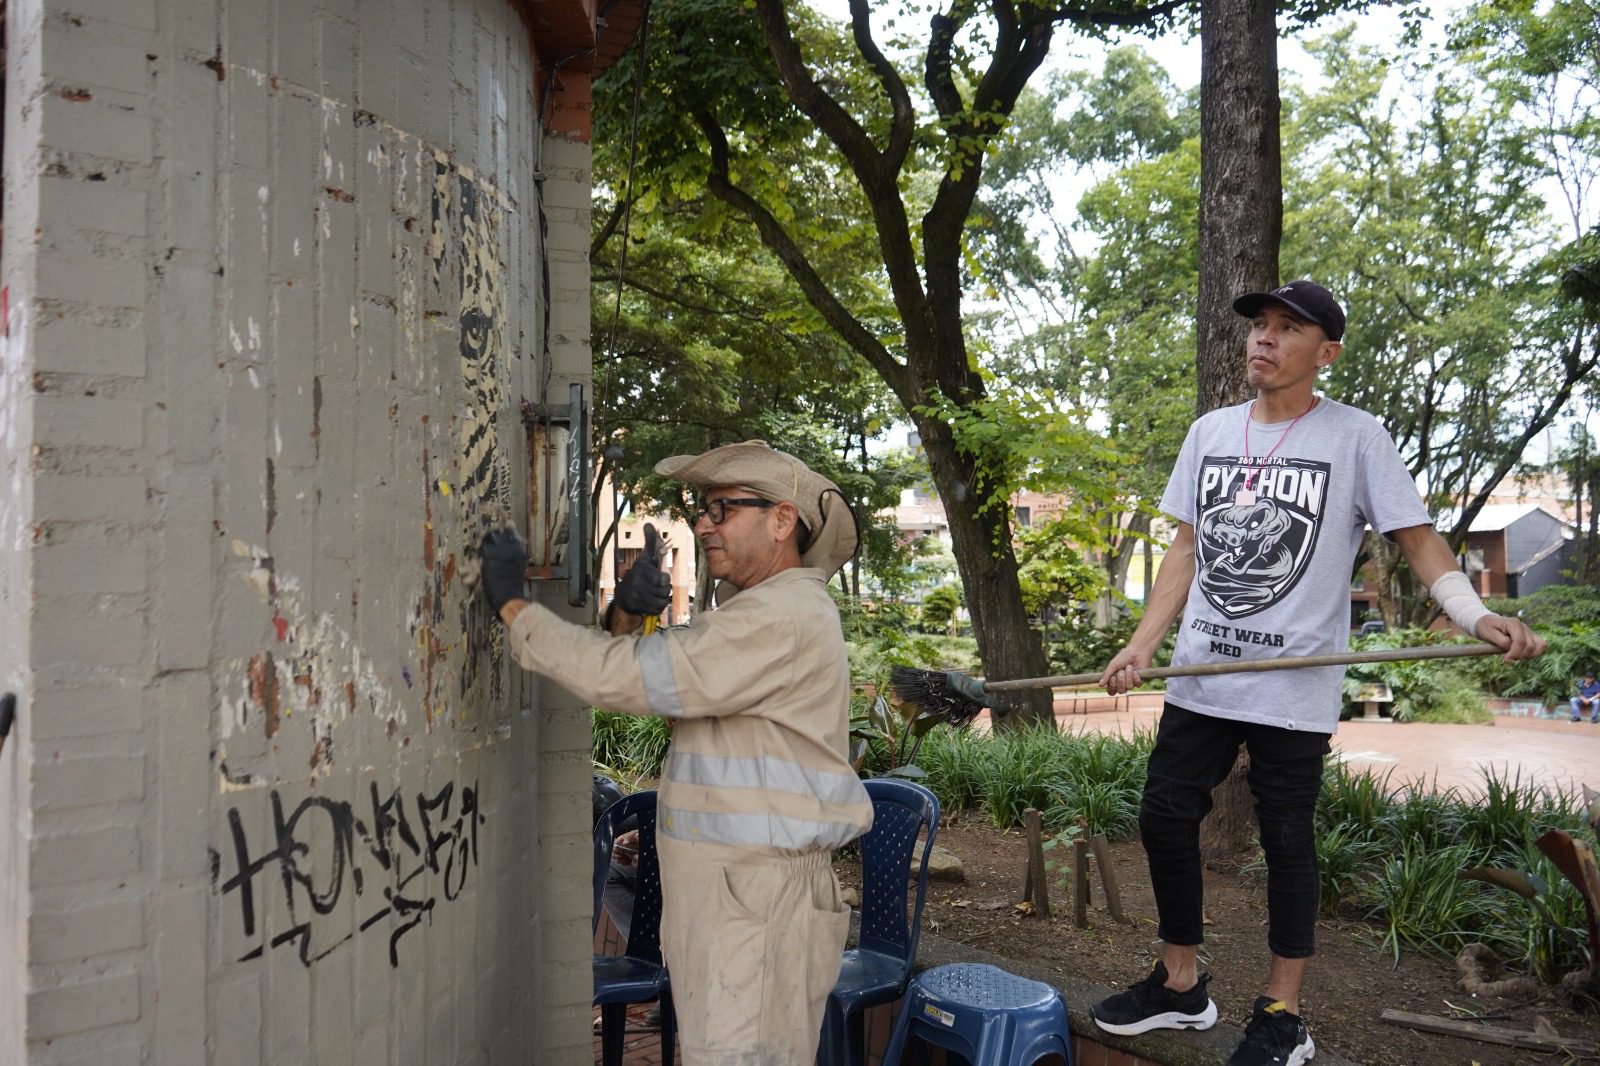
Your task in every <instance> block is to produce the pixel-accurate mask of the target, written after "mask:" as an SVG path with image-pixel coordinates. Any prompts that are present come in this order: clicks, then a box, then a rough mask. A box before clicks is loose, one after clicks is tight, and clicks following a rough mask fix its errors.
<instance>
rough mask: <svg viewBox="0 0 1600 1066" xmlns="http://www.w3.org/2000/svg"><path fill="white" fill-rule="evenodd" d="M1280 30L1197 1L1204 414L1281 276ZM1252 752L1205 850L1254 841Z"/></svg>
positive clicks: (1226, 397)
mask: <svg viewBox="0 0 1600 1066" xmlns="http://www.w3.org/2000/svg"><path fill="white" fill-rule="evenodd" d="M1278 116H1279V103H1278V31H1277V22H1276V18H1275V8H1274V5H1273V3H1272V0H1201V4H1200V245H1199V252H1200V286H1199V306H1198V307H1197V308H1196V316H1195V326H1196V328H1195V338H1196V352H1195V373H1196V378H1195V383H1196V390H1195V391H1196V404H1197V407H1198V410H1199V413H1200V414H1205V413H1206V412H1207V411H1210V410H1213V409H1215V408H1218V407H1223V406H1226V405H1228V404H1234V403H1240V402H1241V401H1243V400H1244V399H1245V398H1246V397H1247V396H1248V394H1249V393H1248V386H1247V385H1246V382H1245V370H1244V358H1243V352H1244V343H1245V338H1246V337H1247V335H1248V333H1249V326H1248V323H1247V322H1246V321H1245V319H1244V318H1243V317H1242V316H1241V315H1239V314H1237V313H1235V312H1234V310H1233V301H1234V299H1235V298H1236V297H1237V296H1239V294H1240V293H1244V292H1252V291H1263V290H1266V289H1270V288H1273V287H1275V286H1276V285H1277V284H1278V241H1279V238H1280V237H1281V236H1282V233H1283V170H1282V161H1281V155H1280V149H1279V140H1278ZM1248 769H1249V756H1248V755H1244V754H1241V755H1240V757H1239V759H1238V761H1237V762H1236V763H1235V764H1234V768H1233V772H1232V773H1231V774H1229V776H1228V778H1227V780H1225V781H1223V783H1222V784H1220V785H1218V786H1217V788H1216V790H1215V791H1214V792H1213V794H1212V795H1213V799H1214V800H1215V802H1216V806H1215V807H1214V808H1213V809H1212V812H1211V815H1210V816H1209V817H1208V818H1207V819H1206V820H1205V822H1204V823H1202V824H1201V827H1200V847H1201V851H1202V853H1203V854H1205V855H1206V856H1207V857H1209V858H1220V857H1224V856H1231V855H1237V854H1238V853H1239V852H1241V851H1243V850H1244V849H1246V848H1248V847H1249V846H1250V844H1251V834H1250V831H1249V827H1250V821H1251V818H1250V812H1251V805H1250V789H1249V786H1248V784H1247V783H1246V779H1245V775H1246V773H1247V771H1248Z"/></svg>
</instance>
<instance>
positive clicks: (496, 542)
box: [478, 529, 528, 614]
mask: <svg viewBox="0 0 1600 1066" xmlns="http://www.w3.org/2000/svg"><path fill="white" fill-rule="evenodd" d="M478 554H479V555H480V556H482V558H483V594H484V596H486V597H488V600H489V607H490V609H491V610H493V611H494V613H495V614H499V613H500V608H502V607H504V606H505V605H506V604H507V603H509V602H510V601H512V600H520V599H524V598H526V595H527V594H526V593H525V592H524V586H525V584H526V582H527V573H528V546H527V545H526V544H523V543H522V538H521V537H519V536H517V534H516V531H515V530H512V529H496V530H494V531H493V532H490V533H487V534H485V535H484V538H483V544H482V545H480V546H479V548H478Z"/></svg>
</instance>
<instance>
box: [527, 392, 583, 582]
mask: <svg viewBox="0 0 1600 1066" xmlns="http://www.w3.org/2000/svg"><path fill="white" fill-rule="evenodd" d="M522 426H523V430H524V432H525V434H526V436H527V441H528V575H529V577H531V578H533V579H534V580H536V581H561V580H565V581H566V582H567V602H568V603H569V604H571V605H572V606H574V607H582V606H583V605H584V604H585V603H587V602H588V599H589V588H590V581H589V468H590V463H589V450H588V441H589V408H588V405H587V404H586V403H585V402H584V398H583V386H582V385H571V386H569V387H568V399H567V402H566V403H565V404H548V403H542V404H534V403H525V404H523V405H522Z"/></svg>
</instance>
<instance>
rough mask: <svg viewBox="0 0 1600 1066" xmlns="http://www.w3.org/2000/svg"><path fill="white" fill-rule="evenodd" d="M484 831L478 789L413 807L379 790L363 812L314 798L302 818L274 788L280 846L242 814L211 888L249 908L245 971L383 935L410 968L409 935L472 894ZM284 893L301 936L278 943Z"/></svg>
mask: <svg viewBox="0 0 1600 1066" xmlns="http://www.w3.org/2000/svg"><path fill="white" fill-rule="evenodd" d="M483 821H484V816H483V814H482V812H481V811H480V810H479V809H478V787H477V782H476V781H474V782H473V783H472V784H471V785H470V786H468V785H463V786H461V787H460V789H459V790H458V789H457V787H456V784H455V782H451V783H449V784H447V785H445V786H444V787H443V788H442V789H440V790H439V791H438V792H435V793H433V794H432V795H430V794H428V793H426V792H418V793H416V794H415V795H413V796H411V797H409V799H408V797H406V796H404V795H402V794H401V792H400V790H398V789H395V790H394V791H392V792H390V793H388V794H387V795H383V794H381V793H380V792H379V790H378V784H377V782H375V781H374V782H372V783H371V784H370V787H369V795H368V796H367V797H366V798H365V799H363V800H362V801H360V802H359V803H352V802H350V801H347V800H336V799H332V798H330V797H327V796H316V795H313V796H308V797H306V798H305V799H303V800H301V801H300V803H299V804H298V805H297V806H295V807H294V808H293V809H292V810H291V809H289V807H288V805H287V804H286V802H285V800H284V798H283V794H282V793H281V792H280V791H279V790H277V789H274V790H273V791H272V794H271V826H270V829H269V831H268V834H269V835H268V837H267V839H265V840H256V841H251V840H249V839H248V834H247V833H246V831H245V827H244V822H243V819H242V818H241V817H240V815H239V808H237V807H233V808H230V809H229V810H228V835H229V838H230V839H229V840H228V841H227V843H226V844H224V846H223V847H224V850H225V851H226V852H227V854H223V852H222V851H219V850H217V849H216V848H212V849H210V851H211V880H212V886H213V887H214V888H215V889H216V890H217V891H218V892H219V893H220V894H221V895H222V898H223V899H224V900H227V901H231V902H233V903H234V904H236V905H237V907H238V913H239V920H240V923H241V928H242V931H243V935H244V938H245V939H246V940H252V939H254V940H257V943H256V945H255V946H254V947H252V948H251V949H250V950H248V951H246V952H245V953H244V954H242V955H240V956H239V961H240V962H244V961H246V960H249V959H254V958H259V957H261V956H262V955H263V954H265V952H266V951H267V949H268V948H274V949H275V948H281V947H284V946H286V945H292V946H293V947H294V949H295V950H296V951H297V953H298V955H299V958H300V961H301V962H302V963H303V964H305V965H306V966H310V965H311V964H312V963H314V962H316V961H317V960H318V959H320V958H322V957H323V956H325V955H327V954H329V953H330V952H332V951H334V950H336V949H337V948H338V947H339V946H340V945H342V944H344V943H345V942H346V941H348V940H351V939H353V938H355V937H356V936H362V935H367V934H368V933H369V932H371V933H372V934H373V935H380V936H381V935H383V934H384V933H387V934H388V937H389V964H390V965H391V966H396V967H398V966H399V965H400V942H401V940H402V939H403V938H404V937H405V935H406V934H407V933H409V932H410V931H411V930H413V929H415V928H416V927H417V926H418V925H420V924H421V923H422V922H423V921H431V920H432V916H433V911H434V909H435V908H436V907H438V906H439V905H441V904H443V903H448V902H450V901H452V900H455V899H457V898H459V897H460V895H461V893H462V892H463V891H464V890H465V889H466V887H467V883H468V881H469V880H470V879H471V875H472V871H473V870H474V869H476V868H477V866H478V826H479V825H480V824H482V823H483ZM224 877H226V880H224V879H223V878H224ZM275 894H276V895H278V896H279V898H280V899H281V902H282V903H283V912H284V913H286V914H287V915H288V917H289V925H288V927H287V928H285V929H282V930H277V931H274V932H273V933H272V934H271V936H270V938H269V936H268V933H267V929H266V923H265V922H264V920H263V919H264V918H265V916H266V915H267V914H268V913H270V912H271V910H272V908H271V906H270V905H271V904H273V903H275V902H277V900H274V899H273V898H271V897H273V896H274V895H275ZM350 908H353V909H354V910H353V918H354V921H355V927H354V929H353V930H352V928H351V924H352V923H351V918H352V912H351V910H350ZM385 919H387V921H385Z"/></svg>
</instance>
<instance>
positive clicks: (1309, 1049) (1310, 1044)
mask: <svg viewBox="0 0 1600 1066" xmlns="http://www.w3.org/2000/svg"><path fill="white" fill-rule="evenodd" d="M1316 1057H1317V1045H1316V1042H1315V1041H1313V1040H1312V1039H1311V1034H1310V1033H1307V1034H1306V1043H1305V1046H1304V1047H1297V1048H1295V1049H1294V1051H1293V1052H1291V1053H1290V1054H1289V1061H1288V1062H1286V1063H1284V1066H1302V1064H1303V1063H1307V1062H1310V1061H1311V1060H1312V1059H1314V1058H1316Z"/></svg>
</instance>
